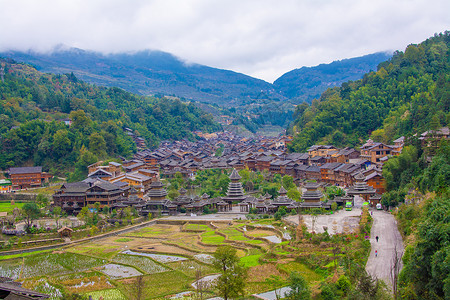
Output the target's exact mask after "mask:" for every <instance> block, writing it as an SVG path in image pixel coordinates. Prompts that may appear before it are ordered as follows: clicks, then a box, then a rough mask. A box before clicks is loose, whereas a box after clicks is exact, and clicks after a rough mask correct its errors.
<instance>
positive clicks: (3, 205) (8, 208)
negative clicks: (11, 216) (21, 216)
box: [0, 201, 26, 213]
mask: <svg viewBox="0 0 450 300" xmlns="http://www.w3.org/2000/svg"><path fill="white" fill-rule="evenodd" d="M25 203H26V202H17V201H16V202H15V204H14V205H11V202H0V212H8V213H9V212H12V211H13V209H14V208H15V207H17V208H22V206H24V205H25Z"/></svg>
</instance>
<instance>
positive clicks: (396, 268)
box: [390, 246, 403, 299]
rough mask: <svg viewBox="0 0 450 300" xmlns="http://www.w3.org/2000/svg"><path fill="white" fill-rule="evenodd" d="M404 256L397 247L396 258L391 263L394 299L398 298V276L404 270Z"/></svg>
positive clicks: (395, 249)
mask: <svg viewBox="0 0 450 300" xmlns="http://www.w3.org/2000/svg"><path fill="white" fill-rule="evenodd" d="M402 256H403V252H400V251H398V250H397V246H395V248H394V256H393V257H392V263H391V274H390V277H391V282H392V292H393V294H394V299H397V297H398V284H397V283H398V275H399V274H400V271H401V269H402Z"/></svg>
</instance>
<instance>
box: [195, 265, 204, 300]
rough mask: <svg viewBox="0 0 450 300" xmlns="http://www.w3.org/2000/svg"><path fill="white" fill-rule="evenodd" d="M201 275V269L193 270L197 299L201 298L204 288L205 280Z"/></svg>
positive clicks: (201, 299)
mask: <svg viewBox="0 0 450 300" xmlns="http://www.w3.org/2000/svg"><path fill="white" fill-rule="evenodd" d="M202 277H203V272H202V269H201V268H200V269H198V270H196V271H195V283H196V284H195V293H196V295H197V299H198V300H203V292H204V290H205V288H206V286H205V282H204V281H203V280H201V279H202Z"/></svg>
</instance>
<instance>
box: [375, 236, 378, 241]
mask: <svg viewBox="0 0 450 300" xmlns="http://www.w3.org/2000/svg"><path fill="white" fill-rule="evenodd" d="M375 239H376V240H377V243H378V235H377V236H376V237H375Z"/></svg>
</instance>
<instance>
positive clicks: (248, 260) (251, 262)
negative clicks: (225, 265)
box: [241, 254, 261, 268]
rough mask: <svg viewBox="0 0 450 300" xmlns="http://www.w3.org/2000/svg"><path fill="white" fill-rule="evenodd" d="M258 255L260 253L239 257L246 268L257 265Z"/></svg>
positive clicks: (259, 255)
mask: <svg viewBox="0 0 450 300" xmlns="http://www.w3.org/2000/svg"><path fill="white" fill-rule="evenodd" d="M260 257H261V254H256V255H249V256H244V257H242V258H241V264H242V265H243V266H244V267H246V268H250V267H254V266H257V265H259V258H260Z"/></svg>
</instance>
